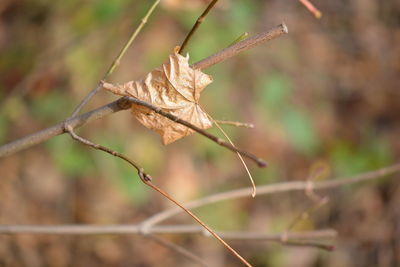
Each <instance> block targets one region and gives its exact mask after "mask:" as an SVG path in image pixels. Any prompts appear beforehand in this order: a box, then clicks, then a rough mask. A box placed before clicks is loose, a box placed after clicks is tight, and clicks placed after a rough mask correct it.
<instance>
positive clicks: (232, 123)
mask: <svg viewBox="0 0 400 267" xmlns="http://www.w3.org/2000/svg"><path fill="white" fill-rule="evenodd" d="M214 121H215V122H216V123H218V124H223V125H229V126H235V127H244V128H254V124H253V123H247V122H240V121H225V120H214Z"/></svg>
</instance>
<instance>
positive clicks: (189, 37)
mask: <svg viewBox="0 0 400 267" xmlns="http://www.w3.org/2000/svg"><path fill="white" fill-rule="evenodd" d="M217 2H218V0H212V1H211V2H210V4H209V5H208V6H207V8H206V9H205V10H204V12H203V13H202V14H201V15H200V17H198V19H197V20H196V22H195V24H194V25H193V27H192V29H191V30H190V32H189V33H188V35H187V36H186V38H185V40H184V41H183V43H182V45H181V46H180V48H179V51H178V53H179V54H181V53H182V51H183V49H185V47H186V45H187V44H188V42H189V40H190V39H191V38H192V36H193V34H194V33H195V32H196V30H197V29H198V28H199V26H200V24H201V23H203V21H204V19H205V18H206V16H207V14H208V13H209V12H210V10H211V9H212V8H213V7H214V5H215V4H216V3H217Z"/></svg>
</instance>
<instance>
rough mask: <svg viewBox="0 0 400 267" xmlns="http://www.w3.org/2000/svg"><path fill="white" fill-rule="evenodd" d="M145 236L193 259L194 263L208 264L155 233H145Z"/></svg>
mask: <svg viewBox="0 0 400 267" xmlns="http://www.w3.org/2000/svg"><path fill="white" fill-rule="evenodd" d="M146 237H147V238H149V239H151V240H153V241H155V242H157V243H158V244H160V245H162V246H164V247H167V248H169V249H171V250H173V251H175V252H176V253H178V254H180V255H182V256H184V257H186V258H187V259H189V260H191V261H194V262H195V263H197V264H199V265H200V266H205V267H207V266H208V264H207V263H205V262H204V261H203V260H202V259H201V258H199V257H198V256H196V255H195V254H193V253H192V252H190V251H189V250H187V249H185V248H184V247H182V246H178V245H177V244H174V243H172V242H171V241H168V240H166V239H164V238H161V237H158V236H156V235H152V234H149V235H146Z"/></svg>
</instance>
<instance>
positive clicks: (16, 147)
mask: <svg viewBox="0 0 400 267" xmlns="http://www.w3.org/2000/svg"><path fill="white" fill-rule="evenodd" d="M130 107H131V105H130V104H129V102H127V101H125V100H124V99H122V98H120V99H118V100H116V101H114V102H111V103H109V104H107V105H104V106H102V107H99V108H97V109H94V110H92V111H89V112H86V113H84V114H82V115H79V116H77V117H74V118H71V119H70V120H69V125H70V126H71V127H73V128H78V127H80V126H82V125H84V124H86V123H89V122H91V121H94V120H97V119H101V118H103V117H105V116H107V115H111V114H113V113H116V112H118V111H121V110H126V109H129V108H130ZM63 133H65V131H64V122H61V123H58V124H56V125H54V126H51V127H49V128H46V129H44V130H41V131H39V132H36V133H33V134H31V135H28V136H25V137H22V138H20V139H17V140H15V141H13V142H10V143H8V144H5V145H2V146H1V147H0V158H1V157H6V156H8V155H11V154H13V153H16V152H18V151H21V150H23V149H26V148H29V147H31V146H34V145H36V144H40V143H42V142H44V141H47V140H48V139H50V138H52V137H54V136H57V135H60V134H63Z"/></svg>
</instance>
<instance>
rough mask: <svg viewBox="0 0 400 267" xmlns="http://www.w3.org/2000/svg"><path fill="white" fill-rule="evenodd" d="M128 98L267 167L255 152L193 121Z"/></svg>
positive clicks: (260, 165)
mask: <svg viewBox="0 0 400 267" xmlns="http://www.w3.org/2000/svg"><path fill="white" fill-rule="evenodd" d="M126 99H128V100H129V101H131V102H132V103H134V104H137V105H141V106H144V107H146V108H149V109H151V110H153V111H154V112H156V113H158V114H160V115H162V116H164V117H166V118H168V119H170V120H171V121H174V122H177V123H180V124H182V125H185V126H186V127H188V128H190V129H192V130H193V131H196V132H197V133H199V134H201V135H203V136H205V137H207V138H208V139H210V140H211V141H213V142H215V143H217V144H218V145H220V146H223V147H225V148H227V149H229V150H231V151H233V152H237V153H239V154H240V155H242V156H244V157H246V158H248V159H251V160H253V161H254V162H255V163H257V165H258V166H259V167H266V166H267V163H266V162H265V161H264V160H263V159H261V158H258V157H257V156H255V155H253V154H251V153H249V152H247V151H244V150H242V149H239V148H237V147H235V146H233V145H231V144H230V143H228V142H226V141H224V140H223V139H221V138H219V137H216V136H214V135H212V134H210V133H208V132H206V131H204V130H203V129H201V128H199V127H197V126H196V125H193V124H191V123H189V122H187V121H185V120H182V119H180V118H179V117H177V116H175V115H172V114H171V113H168V112H165V111H163V110H162V109H161V108H159V107H156V106H154V105H152V104H150V103H147V102H145V101H142V100H140V99H137V98H133V97H126Z"/></svg>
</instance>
